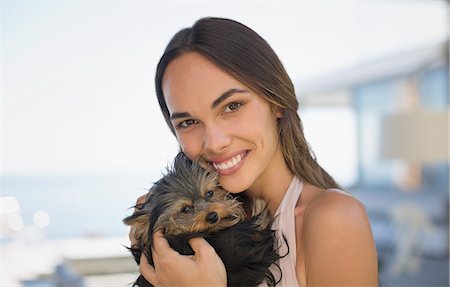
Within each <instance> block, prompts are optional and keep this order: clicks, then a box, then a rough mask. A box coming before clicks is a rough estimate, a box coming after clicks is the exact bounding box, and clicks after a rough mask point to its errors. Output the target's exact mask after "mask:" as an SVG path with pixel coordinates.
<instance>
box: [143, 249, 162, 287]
mask: <svg viewBox="0 0 450 287" xmlns="http://www.w3.org/2000/svg"><path fill="white" fill-rule="evenodd" d="M139 273H141V274H142V276H144V278H145V279H146V280H147V281H148V282H150V283H152V284H153V285H154V286H157V285H159V284H157V283H158V281H157V280H156V273H155V268H153V266H151V265H150V264H149V263H148V260H147V257H146V256H145V254H143V253H142V255H141V261H140V263H139Z"/></svg>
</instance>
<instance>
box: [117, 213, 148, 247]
mask: <svg viewBox="0 0 450 287" xmlns="http://www.w3.org/2000/svg"><path fill="white" fill-rule="evenodd" d="M149 216H150V214H149V213H148V211H147V210H137V211H135V212H134V213H133V214H132V215H130V216H128V217H126V218H125V219H124V220H123V223H125V224H126V225H129V226H131V228H133V233H134V236H135V238H136V240H137V241H138V242H139V244H140V245H142V246H143V245H145V243H146V242H147V241H148V229H149Z"/></svg>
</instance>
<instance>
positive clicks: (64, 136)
mask: <svg viewBox="0 0 450 287" xmlns="http://www.w3.org/2000/svg"><path fill="white" fill-rule="evenodd" d="M0 12H1V51H0V53H1V174H2V176H1V196H0V199H1V209H0V216H1V219H0V227H1V237H0V243H1V246H0V251H1V256H0V258H1V276H0V277H1V279H0V285H1V286H42V287H47V286H48V287H50V286H52V287H53V286H67V287H68V286H71V287H72V286H76V287H79V286H89V287H90V286H125V285H128V284H129V283H132V282H133V280H134V279H135V278H136V275H137V271H138V269H137V266H136V264H135V263H134V261H133V260H132V258H131V256H130V254H129V253H128V251H127V250H126V249H125V247H124V246H127V245H128V244H129V242H128V238H127V236H128V235H127V233H128V228H127V227H126V226H124V225H123V224H122V221H121V220H122V218H124V217H125V216H127V215H129V214H131V210H130V209H129V208H130V207H131V206H132V205H133V204H134V202H135V199H136V198H137V197H138V196H139V195H141V194H144V193H146V191H147V190H148V188H149V187H150V186H151V185H152V182H154V181H155V180H157V179H158V178H159V177H160V176H161V172H162V171H163V170H164V168H165V166H166V165H167V164H168V163H169V162H170V161H171V159H172V158H173V156H174V155H175V154H176V153H177V151H178V146H177V143H176V141H175V138H174V137H173V136H172V135H171V134H170V132H169V129H168V128H167V127H166V125H165V122H164V120H163V117H162V115H161V114H160V111H159V108H158V104H157V102H156V96H155V92H154V85H153V77H154V72H155V67H156V64H157V61H158V60H159V57H160V56H161V54H162V52H163V49H164V48H165V45H166V44H167V43H168V41H169V40H170V38H171V36H172V35H173V34H174V33H175V32H177V31H178V30H180V29H181V28H184V27H187V26H191V25H192V24H193V23H194V22H195V20H197V19H198V18H200V17H204V16H219V17H226V18H232V19H235V20H238V21H240V22H242V23H244V24H246V25H248V26H249V27H251V28H252V29H254V30H255V31H256V32H258V33H259V34H260V35H261V36H262V37H263V38H265V39H266V40H267V41H268V42H269V43H270V44H271V46H272V47H273V48H274V50H275V51H276V52H277V53H278V55H279V57H280V58H281V60H282V62H283V63H284V65H285V67H286V69H287V71H288V73H289V74H290V76H291V78H292V80H293V81H294V83H295V86H296V91H297V95H298V98H299V101H300V106H301V108H300V110H299V113H300V116H301V118H302V120H303V122H304V127H305V133H306V136H307V138H308V139H309V142H310V144H311V146H312V148H313V150H314V152H315V154H316V156H317V159H318V161H319V162H320V163H321V164H322V165H323V166H324V167H325V169H327V170H328V171H329V172H330V173H331V174H332V175H333V176H334V177H335V178H336V179H337V180H338V181H339V182H340V183H341V184H342V186H343V187H345V188H346V189H347V190H349V191H350V192H351V193H352V194H353V195H354V196H355V197H357V198H359V199H360V200H361V201H362V202H363V203H364V204H365V206H366V209H367V212H368V214H369V218H370V221H371V225H372V229H373V233H374V236H375V240H376V244H377V249H378V253H379V267H380V283H381V284H380V285H381V286H449V277H448V276H449V264H448V260H449V257H448V246H449V241H448V240H449V158H448V130H449V129H448V112H449V4H448V2H446V1H432V0H430V1H277V2H275V1H273V2H271V1H133V0H131V1H112V0H111V1H82V0H80V1H77V0H71V1H39V0H35V1H33V0H29V1H20V0H17V1H8V0H3V1H1V11H0ZM349 244H351V242H349Z"/></svg>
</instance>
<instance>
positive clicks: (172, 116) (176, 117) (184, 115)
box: [170, 113, 191, 120]
mask: <svg viewBox="0 0 450 287" xmlns="http://www.w3.org/2000/svg"><path fill="white" fill-rule="evenodd" d="M189 117H191V114H190V113H173V114H172V115H171V116H170V120H173V119H179V118H189Z"/></svg>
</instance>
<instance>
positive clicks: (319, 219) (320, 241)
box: [302, 192, 378, 286]
mask: <svg viewBox="0 0 450 287" xmlns="http://www.w3.org/2000/svg"><path fill="white" fill-rule="evenodd" d="M302 233H303V237H302V238H303V240H302V243H303V248H304V256H305V270H306V281H307V285H308V286H378V262H377V253H376V248H375V243H374V240H373V236H372V231H371V229H370V225H369V221H368V217H367V214H366V212H365V209H364V207H363V205H362V204H361V203H360V202H359V201H357V200H356V199H354V198H352V197H349V196H346V195H342V194H339V193H336V192H329V193H327V194H325V195H324V196H322V197H321V198H319V199H317V200H316V201H315V202H313V203H311V205H310V207H309V208H308V209H307V210H305V217H304V229H303V232H302Z"/></svg>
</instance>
